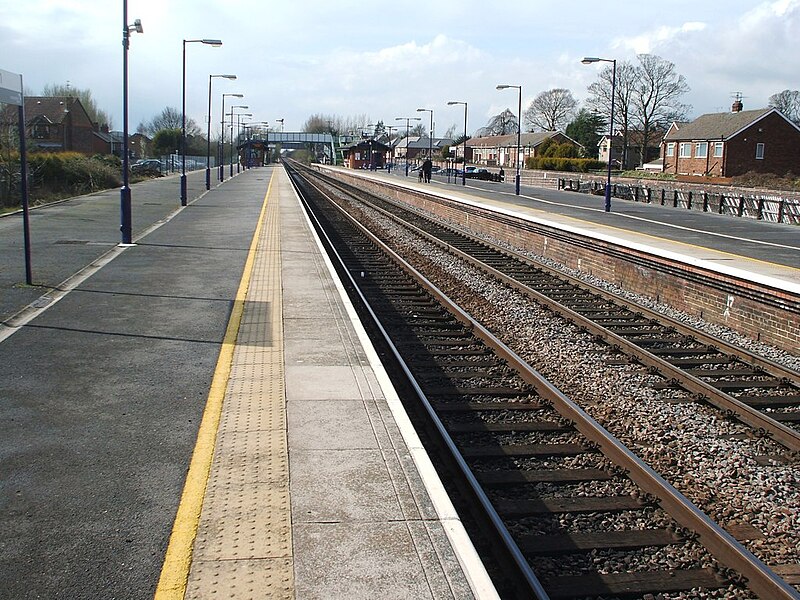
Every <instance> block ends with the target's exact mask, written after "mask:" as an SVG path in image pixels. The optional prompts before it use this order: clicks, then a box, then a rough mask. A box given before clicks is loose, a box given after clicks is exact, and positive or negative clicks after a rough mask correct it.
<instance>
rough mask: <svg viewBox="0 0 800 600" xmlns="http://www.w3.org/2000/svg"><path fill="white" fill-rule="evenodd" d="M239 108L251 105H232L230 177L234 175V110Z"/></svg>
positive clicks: (246, 107)
mask: <svg viewBox="0 0 800 600" xmlns="http://www.w3.org/2000/svg"><path fill="white" fill-rule="evenodd" d="M237 108H243V109H245V110H247V109H248V108H250V107H249V106H246V105H244V104H236V105H234V106H231V170H230V177H233V111H234V110H236V109H237Z"/></svg>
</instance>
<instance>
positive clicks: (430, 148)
mask: <svg viewBox="0 0 800 600" xmlns="http://www.w3.org/2000/svg"><path fill="white" fill-rule="evenodd" d="M417 112H429V113H431V130H430V132H429V133H430V135H428V158H429V159H430V160H433V109H432V108H418V109H417Z"/></svg>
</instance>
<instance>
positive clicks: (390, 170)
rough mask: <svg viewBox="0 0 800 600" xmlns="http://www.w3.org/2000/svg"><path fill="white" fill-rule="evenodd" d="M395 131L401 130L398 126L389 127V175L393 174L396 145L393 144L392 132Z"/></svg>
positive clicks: (387, 128) (387, 127)
mask: <svg viewBox="0 0 800 600" xmlns="http://www.w3.org/2000/svg"><path fill="white" fill-rule="evenodd" d="M393 129H400V127H399V126H398V125H387V126H386V130H387V131H388V132H389V144H390V146H389V168H388V169H387V172H388V173H391V172H392V164H393V163H394V144H392V130H393Z"/></svg>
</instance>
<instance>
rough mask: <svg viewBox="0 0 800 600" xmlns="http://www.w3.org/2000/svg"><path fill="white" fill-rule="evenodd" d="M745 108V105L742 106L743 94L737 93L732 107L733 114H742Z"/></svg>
mask: <svg viewBox="0 0 800 600" xmlns="http://www.w3.org/2000/svg"><path fill="white" fill-rule="evenodd" d="M743 108H744V104H742V94H741V92H736V95H735V96H734V101H733V104H732V105H731V112H735V113H737V112H742V109H743Z"/></svg>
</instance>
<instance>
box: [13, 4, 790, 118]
mask: <svg viewBox="0 0 800 600" xmlns="http://www.w3.org/2000/svg"><path fill="white" fill-rule="evenodd" d="M0 17H2V18H0V69H5V70H6V71H11V72H14V73H22V75H23V77H24V84H25V89H26V91H27V92H29V93H31V94H33V95H36V94H38V93H40V92H41V91H42V88H43V86H44V85H46V84H48V83H58V84H65V83H67V82H69V83H70V85H72V86H74V87H77V88H81V89H89V90H91V92H92V95H93V97H94V98H95V100H96V101H97V103H98V105H99V107H100V108H102V109H104V110H105V111H107V112H108V113H109V114H111V116H112V119H113V128H114V129H122V45H121V40H122V25H123V21H122V0H0ZM136 18H139V19H141V20H142V24H143V27H144V34H141V35H140V34H136V33H134V34H132V36H131V48H130V52H129V90H130V92H129V93H130V119H129V127H130V129H131V131H133V130H135V128H136V126H137V125H138V124H139V123H140V122H141V121H143V120H147V119H150V118H152V117H153V116H154V115H155V114H157V113H158V112H160V111H161V109H163V108H164V107H165V106H173V107H176V108H180V103H181V53H182V40H184V39H199V38H219V39H221V40H222V41H223V46H222V47H220V48H213V47H211V46H205V45H202V44H197V43H192V44H187V46H186V49H187V61H186V62H187V115H188V116H189V117H191V118H193V119H194V120H195V121H196V122H197V123H198V124H201V126H202V127H203V129H205V123H206V116H205V115H206V112H207V104H208V76H209V74H212V73H213V74H228V73H231V74H236V75H237V76H238V80H237V81H227V80H224V79H215V80H214V88H213V103H214V108H213V117H212V120H213V122H214V123H215V124H216V123H218V122H219V120H220V117H219V109H220V106H219V103H220V95H221V94H222V93H223V92H226V93H242V94H244V95H245V98H243V99H242V100H240V101H239V100H237V101H238V102H239V103H241V104H246V105H248V106H249V107H250V108H249V112H252V113H253V114H254V117H253V119H254V120H255V121H270V122H272V123H273V124H274V122H275V120H276V119H280V118H283V119H285V130H286V131H297V130H299V129H300V128H301V127H302V125H303V123H304V122H305V121H306V119H307V118H308V117H309V116H310V115H312V114H315V113H323V114H333V115H339V116H343V117H345V116H350V115H360V114H366V115H368V116H369V117H370V119H371V122H375V121H377V120H379V119H382V120H383V121H385V122H386V123H387V124H396V123H395V122H394V120H395V117H405V116H413V117H416V116H423V117H424V118H425V119H426V121H427V120H428V118H429V117H428V115H427V113H424V114H423V113H417V112H416V109H417V108H418V107H427V108H433V109H434V111H435V115H434V118H435V122H436V131H437V133H444V131H445V130H446V129H447V128H448V127H449V126H450V125H454V124H457V125H458V130H459V131H460V130H461V129H462V128H463V107H462V106H452V107H451V106H447V101H449V100H459V101H467V102H469V121H470V122H469V131H470V132H473V131H474V130H475V129H477V128H478V127H480V126H483V125H485V124H486V122H487V121H488V119H489V118H490V117H491V116H492V115H495V114H498V113H499V112H501V111H502V110H503V109H505V108H511V109H512V111H514V112H515V113H516V107H517V96H516V90H511V89H509V90H503V91H497V90H496V89H495V86H496V85H497V84H500V83H504V84H512V85H522V86H523V109H524V107H525V105H526V104H527V103H528V102H530V101H531V100H532V99H533V98H534V97H535V96H536V95H537V94H538V93H539V92H542V91H545V90H548V89H552V88H555V87H564V88H567V89H569V90H570V91H571V92H572V93H573V95H574V96H575V97H576V98H577V99H578V100H580V101H583V100H584V99H585V98H586V94H587V93H586V88H587V86H588V85H589V84H590V83H592V82H593V81H594V80H595V79H596V77H597V73H598V72H599V70H600V69H601V68H602V63H601V64H600V65H589V66H585V65H582V64H581V62H580V60H581V58H582V57H584V56H599V57H604V58H616V59H618V60H632V59H635V55H636V54H637V53H651V54H656V55H658V56H661V57H662V58H664V59H667V60H669V61H672V62H673V63H675V65H676V69H677V71H678V72H679V73H681V74H682V75H684V76H685V77H686V80H687V83H688V84H689V87H690V88H691V91H690V92H689V93H688V94H687V95H686V97H685V98H684V101H685V102H686V103H687V104H690V105H692V107H693V109H692V112H691V114H692V116H697V115H700V114H703V113H707V112H720V111H727V110H729V108H730V105H731V102H732V94H733V93H734V92H741V93H742V94H743V95H744V105H745V109H748V108H761V107H764V106H766V104H767V101H768V98H769V96H770V95H772V94H774V93H776V92H779V91H781V90H784V89H800V0H764V1H758V0H671V1H670V2H666V3H665V2H651V1H649V0H644V1H643V0H635V1H629V0H617V1H616V2H599V1H597V0H591V1H585V0H569V1H565V2H554V1H553V0H506V1H505V2H502V3H500V2H498V3H494V2H485V1H477V0H458V1H450V0H426V1H422V2H421V1H417V0H405V1H402V2H384V3H379V2H363V1H361V2H353V1H350V0H271V1H266V0H259V1H256V0H224V1H223V0H193V1H191V2H190V1H188V0H129V2H128V21H129V23H133V20H134V19H136ZM228 102H229V104H230V99H228Z"/></svg>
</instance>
